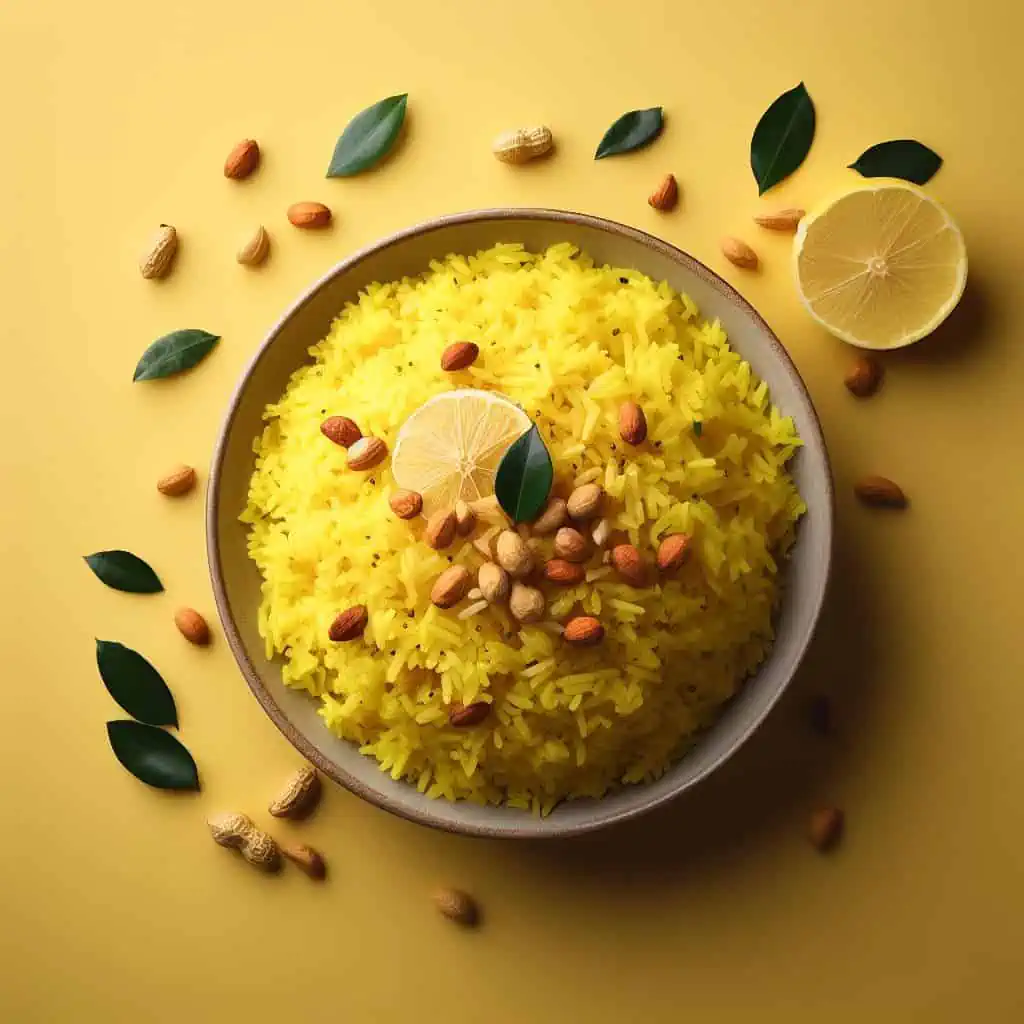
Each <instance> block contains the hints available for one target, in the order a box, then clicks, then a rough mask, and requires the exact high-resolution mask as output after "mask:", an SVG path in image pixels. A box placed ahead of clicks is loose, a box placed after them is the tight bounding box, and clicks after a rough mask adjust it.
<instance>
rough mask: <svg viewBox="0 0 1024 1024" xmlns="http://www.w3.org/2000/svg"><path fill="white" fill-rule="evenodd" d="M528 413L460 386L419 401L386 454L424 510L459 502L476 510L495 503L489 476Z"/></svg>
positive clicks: (493, 395)
mask: <svg viewBox="0 0 1024 1024" xmlns="http://www.w3.org/2000/svg"><path fill="white" fill-rule="evenodd" d="M529 429H530V417H529V416H527V415H526V413H525V412H523V410H522V409H520V408H519V406H518V405H516V404H515V403H514V402H512V401H511V400H510V399H508V398H506V397H505V396H504V395H499V394H497V393H495V392H493V391H478V390H475V389H472V388H463V389H461V390H458V391H446V392H445V393H444V394H441V395H436V396H435V397H434V398H431V399H430V400H429V401H428V402H424V404H423V405H421V406H420V407H419V408H418V409H417V410H416V411H415V412H414V413H413V414H412V415H411V416H410V417H409V418H408V419H407V420H406V421H405V423H403V424H402V428H401V430H399V432H398V438H397V439H396V441H395V450H394V452H393V453H392V456H391V474H392V476H393V477H394V478H395V483H397V484H398V486H399V487H404V488H406V489H408V490H410V491H417V492H418V493H420V494H421V495H423V514H424V515H425V516H428V517H429V516H430V515H432V514H433V513H434V512H437V511H438V510H440V509H450V508H452V507H453V506H454V505H455V502H456V501H459V500H462V501H465V502H467V503H469V504H470V505H472V506H473V507H474V508H476V509H478V510H480V509H481V508H486V507H488V504H489V503H493V501H494V477H495V474H496V473H497V471H498V463H500V462H501V460H502V457H503V456H504V455H505V452H507V451H508V449H509V447H510V446H511V445H512V442H513V441H515V440H516V438H518V437H521V436H522V435H523V434H524V433H526V431H527V430H529Z"/></svg>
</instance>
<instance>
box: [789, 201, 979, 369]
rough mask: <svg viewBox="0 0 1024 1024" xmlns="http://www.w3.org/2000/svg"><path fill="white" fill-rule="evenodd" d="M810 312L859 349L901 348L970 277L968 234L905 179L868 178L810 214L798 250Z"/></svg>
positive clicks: (949, 307) (955, 298) (946, 309)
mask: <svg viewBox="0 0 1024 1024" xmlns="http://www.w3.org/2000/svg"><path fill="white" fill-rule="evenodd" d="M793 260H794V270H795V273H796V283H797V288H798V290H799V292H800V297H801V299H802V300H803V303H804V305H805V306H806V307H807V309H808V310H809V312H810V314H811V316H813V317H814V318H815V320H817V321H818V322H819V323H820V324H822V326H824V327H825V328H826V329H827V330H829V331H831V332H832V334H834V335H836V337H838V338H842V339H843V341H848V342H849V343H850V344H851V345H858V346H860V347H861V348H870V349H889V348H901V347H902V346H904V345H909V344H910V343H911V342H914V341H919V340H920V339H921V338H923V337H925V336H926V335H928V334H930V333H931V332H932V331H934V330H935V328H936V327H938V326H939V324H941V323H942V321H943V320H945V319H946V317H947V316H949V314H950V313H951V312H952V311H953V308H954V307H955V306H956V304H957V302H959V301H960V296H961V295H962V294H963V291H964V285H965V283H966V281H967V252H966V249H965V248H964V239H963V235H962V234H961V233H960V229H959V228H958V227H957V226H956V223H955V222H954V221H953V219H952V218H951V217H950V216H949V214H948V213H946V211H945V210H944V209H943V208H942V207H941V206H940V205H939V204H938V203H937V202H935V200H934V199H931V198H930V197H929V196H926V195H925V194H924V193H923V192H921V191H920V190H919V189H916V188H913V187H912V186H910V185H907V184H903V183H895V182H888V183H885V184H874V185H867V186H864V187H862V188H858V189H856V190H854V191H853V192H847V193H846V194H845V195H842V196H839V197H838V198H837V199H833V200H832V201H831V202H829V203H827V204H826V205H825V206H823V207H822V208H821V209H819V210H817V211H815V212H813V213H811V214H809V215H808V216H806V217H805V218H804V219H803V220H802V221H801V223H800V228H799V230H798V231H797V235H796V241H795V243H794V249H793Z"/></svg>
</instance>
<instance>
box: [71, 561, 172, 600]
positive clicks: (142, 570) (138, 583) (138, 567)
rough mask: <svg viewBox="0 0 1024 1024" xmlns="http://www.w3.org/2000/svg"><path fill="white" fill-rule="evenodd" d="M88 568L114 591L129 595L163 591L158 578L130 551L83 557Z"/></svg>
mask: <svg viewBox="0 0 1024 1024" xmlns="http://www.w3.org/2000/svg"><path fill="white" fill-rule="evenodd" d="M85 560H86V562H88V563H89V568H90V569H92V571H93V572H94V573H96V575H97V576H98V577H99V578H100V579H101V580H102V581H103V582H104V583H106V585H107V586H108V587H113V588H114V590H124V591H126V592H127V593H129V594H158V593H159V592H160V591H161V590H163V589H164V585H163V584H162V583H161V582H160V577H159V576H157V574H156V573H155V572H153V570H152V569H151V568H150V567H149V565H148V564H147V563H146V562H144V561H143V560H142V559H141V558H139V557H138V555H133V554H132V553H131V552H130V551H97V552H95V553H94V554H92V555H86V556H85Z"/></svg>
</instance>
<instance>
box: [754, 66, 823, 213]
mask: <svg viewBox="0 0 1024 1024" xmlns="http://www.w3.org/2000/svg"><path fill="white" fill-rule="evenodd" d="M814 120H815V118H814V104H813V103H812V102H811V97H810V94H809V93H808V92H807V89H806V88H805V86H804V83H803V82H801V83H800V84H799V85H798V86H796V87H795V88H793V89H790V90H789V91H788V92H784V93H783V94H782V95H781V96H780V97H779V98H778V99H776V100H775V101H774V102H773V103H772V105H771V106H770V107H769V108H768V109H767V110H766V111H765V112H764V113H763V114H762V115H761V120H760V121H758V122H757V127H756V128H755V129H754V137H753V138H752V139H751V140H750V169H751V170H752V171H753V172H754V178H755V179H756V181H757V189H758V194H759V195H764V193H765V192H767V191H768V189H770V188H771V187H772V185H777V184H778V183H779V182H780V181H782V179H783V178H788V177H789V176H790V175H791V174H792V173H793V172H794V171H795V170H796V169H797V168H798V167H799V166H800V165H801V164H802V163H803V162H804V158H805V157H806V156H807V153H808V152H809V150H810V148H811V142H813V141H814Z"/></svg>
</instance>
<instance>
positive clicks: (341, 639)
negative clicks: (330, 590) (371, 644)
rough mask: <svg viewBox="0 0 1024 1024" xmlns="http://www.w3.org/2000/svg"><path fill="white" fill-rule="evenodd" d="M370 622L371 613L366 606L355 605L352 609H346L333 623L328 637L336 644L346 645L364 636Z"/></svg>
mask: <svg viewBox="0 0 1024 1024" xmlns="http://www.w3.org/2000/svg"><path fill="white" fill-rule="evenodd" d="M369 621H370V613H369V612H368V611H367V608H366V605H365V604H354V605H353V606H352V607H351V608H346V609H345V610H344V611H343V612H342V613H341V614H340V615H339V616H338V617H337V618H336V619H335V620H334V622H332V623H331V628H330V630H329V631H328V634H327V635H328V636H329V637H330V638H331V640H333V641H334V642H335V643H336V644H342V643H346V642H348V641H349V640H355V639H356V637H360V636H362V635H363V630H364V629H366V624H367V622H369Z"/></svg>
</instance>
